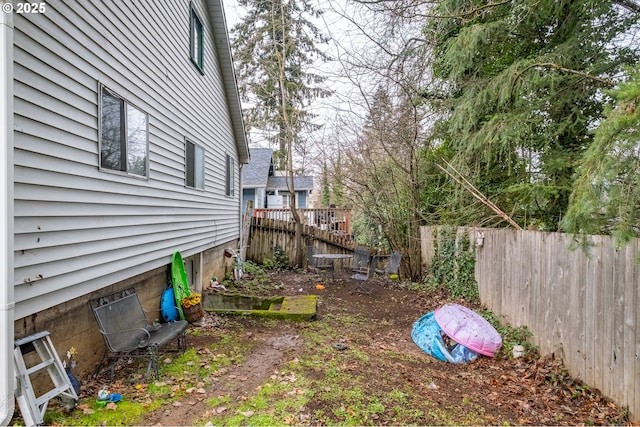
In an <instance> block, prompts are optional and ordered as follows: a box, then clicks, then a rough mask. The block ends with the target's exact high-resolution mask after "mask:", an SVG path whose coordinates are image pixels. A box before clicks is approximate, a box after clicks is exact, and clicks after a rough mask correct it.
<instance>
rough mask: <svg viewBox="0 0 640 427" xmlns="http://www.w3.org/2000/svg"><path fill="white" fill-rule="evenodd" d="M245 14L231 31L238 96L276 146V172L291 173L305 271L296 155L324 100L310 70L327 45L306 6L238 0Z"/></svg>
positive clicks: (251, 121) (250, 120)
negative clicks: (317, 101)
mask: <svg viewBox="0 0 640 427" xmlns="http://www.w3.org/2000/svg"><path fill="white" fill-rule="evenodd" d="M238 3H239V5H240V6H242V7H244V8H246V10H247V13H246V15H245V16H244V17H243V18H242V20H241V21H240V22H239V23H238V24H237V25H236V26H235V27H234V28H233V29H232V36H233V40H232V49H233V53H234V56H235V62H236V70H237V73H238V80H239V88H240V94H241V97H242V99H243V101H245V103H246V104H245V105H246V108H245V121H246V124H247V128H248V129H249V130H251V129H253V130H258V131H259V132H260V133H261V134H262V135H263V136H264V138H265V139H267V140H268V141H270V142H271V143H274V144H275V145H276V146H277V147H278V149H277V150H275V151H274V161H275V163H276V168H277V169H278V170H286V171H287V183H288V190H289V194H290V195H291V215H292V218H293V220H294V222H295V224H296V235H295V242H296V244H295V248H296V253H295V264H296V265H298V266H301V265H302V261H303V256H304V252H303V245H302V221H301V219H300V215H299V213H298V211H297V209H296V193H295V186H294V167H293V151H294V147H295V146H296V145H297V144H301V141H302V132H303V130H304V129H309V128H312V127H313V126H314V125H313V123H312V121H311V119H312V117H313V115H312V114H311V113H310V112H309V108H308V107H309V103H310V102H311V101H312V100H313V99H314V98H316V97H318V96H323V95H324V94H326V90H324V89H322V88H321V86H320V84H321V83H322V82H323V81H324V78H323V77H322V76H320V75H317V74H314V73H312V72H311V71H310V68H309V67H310V65H312V64H313V63H314V61H316V59H324V58H325V55H324V54H323V53H322V52H321V51H320V50H319V49H318V47H317V46H316V44H317V43H323V42H325V41H326V39H325V38H324V36H323V35H322V34H321V33H320V31H319V30H318V28H317V27H316V26H315V25H314V24H313V22H312V21H311V20H310V18H312V17H318V16H319V13H320V12H319V11H318V10H316V9H315V8H314V7H313V6H312V4H311V2H310V1H308V0H239V1H238Z"/></svg>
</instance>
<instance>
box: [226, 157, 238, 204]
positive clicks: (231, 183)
mask: <svg viewBox="0 0 640 427" xmlns="http://www.w3.org/2000/svg"><path fill="white" fill-rule="evenodd" d="M225 171H226V179H225V192H224V194H225V196H227V197H234V196H235V160H234V159H233V157H231V155H230V154H227V159H226V167H225Z"/></svg>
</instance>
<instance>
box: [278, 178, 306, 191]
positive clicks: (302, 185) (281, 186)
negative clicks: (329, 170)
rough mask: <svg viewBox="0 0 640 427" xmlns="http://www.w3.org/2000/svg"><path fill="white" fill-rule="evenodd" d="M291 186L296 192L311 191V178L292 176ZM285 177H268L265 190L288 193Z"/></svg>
mask: <svg viewBox="0 0 640 427" xmlns="http://www.w3.org/2000/svg"><path fill="white" fill-rule="evenodd" d="M293 186H294V187H295V190H296V191H303V190H313V177H312V176H294V177H293ZM288 189H289V187H288V186H287V177H286V176H270V177H269V180H268V181H267V190H284V191H289V190H288Z"/></svg>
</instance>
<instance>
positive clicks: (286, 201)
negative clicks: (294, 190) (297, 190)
mask: <svg viewBox="0 0 640 427" xmlns="http://www.w3.org/2000/svg"><path fill="white" fill-rule="evenodd" d="M280 195H281V196H282V207H283V208H285V209H289V208H290V207H291V194H289V193H284V192H280Z"/></svg>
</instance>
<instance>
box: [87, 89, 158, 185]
mask: <svg viewBox="0 0 640 427" xmlns="http://www.w3.org/2000/svg"><path fill="white" fill-rule="evenodd" d="M105 93H106V94H107V95H108V96H110V97H111V98H114V99H116V100H118V101H119V105H120V106H119V108H120V111H119V116H120V117H119V145H120V147H119V148H120V167H119V168H118V169H116V168H113V167H109V166H108V165H105V162H104V161H103V158H104V157H103V148H104V145H105V142H104V139H105V138H104V131H105V124H104V115H103V114H104V95H105ZM130 110H134V111H135V112H136V113H140V114H142V115H143V116H144V121H145V123H144V175H141V174H139V173H135V172H133V171H132V170H131V168H130V165H129V161H130V160H131V159H130V157H129V154H130V152H131V151H132V150H131V145H132V142H133V141H131V140H130V134H129V130H130V129H129V111H130ZM97 119H98V168H99V169H100V170H101V171H104V172H109V173H117V174H123V175H126V176H130V177H135V178H140V179H148V178H149V114H148V113H147V112H146V111H144V110H142V109H141V108H138V107H137V106H136V105H135V104H133V103H131V102H129V101H127V99H126V98H124V97H122V96H120V95H119V94H118V93H117V92H116V91H114V90H113V89H109V88H108V87H107V86H106V85H104V84H101V83H99V87H98V117H97Z"/></svg>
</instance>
